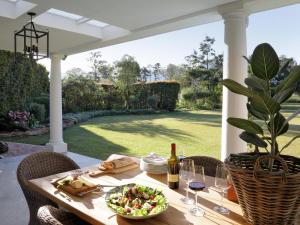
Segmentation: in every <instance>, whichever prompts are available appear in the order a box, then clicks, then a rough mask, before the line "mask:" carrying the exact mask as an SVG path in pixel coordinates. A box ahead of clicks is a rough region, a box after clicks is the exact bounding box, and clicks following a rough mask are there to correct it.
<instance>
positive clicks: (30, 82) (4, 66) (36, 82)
mask: <svg viewBox="0 0 300 225" xmlns="http://www.w3.org/2000/svg"><path fill="white" fill-rule="evenodd" d="M16 60H17V63H15V57H14V53H12V52H9V51H4V50H0V113H4V114H5V113H7V112H8V111H9V110H13V111H15V110H23V109H24V108H25V107H26V103H28V100H29V99H31V98H34V97H37V96H41V95H42V94H44V93H45V94H47V93H49V78H48V72H47V70H46V68H45V67H44V66H42V65H40V64H37V63H36V62H35V61H32V62H31V61H30V60H29V59H28V58H26V57H24V56H23V55H22V54H20V53H18V54H17V56H16Z"/></svg>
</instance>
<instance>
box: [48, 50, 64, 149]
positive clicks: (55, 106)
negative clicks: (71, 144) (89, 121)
mask: <svg viewBox="0 0 300 225" xmlns="http://www.w3.org/2000/svg"><path fill="white" fill-rule="evenodd" d="M61 59H62V56H61V55H52V56H51V73H50V140H49V143H48V144H47V146H48V147H49V149H50V150H52V151H54V152H67V144H66V143H64V141H63V120H62V87H61Z"/></svg>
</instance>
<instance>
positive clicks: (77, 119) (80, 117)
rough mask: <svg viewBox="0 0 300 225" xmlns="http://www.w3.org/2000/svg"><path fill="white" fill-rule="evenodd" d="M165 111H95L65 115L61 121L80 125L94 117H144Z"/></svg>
mask: <svg viewBox="0 0 300 225" xmlns="http://www.w3.org/2000/svg"><path fill="white" fill-rule="evenodd" d="M164 112H166V111H163V110H162V111H157V110H153V109H134V110H97V111H87V112H79V113H66V114H64V115H63V120H65V121H73V122H74V123H81V122H84V121H87V120H89V119H91V118H94V117H100V116H115V115H145V114H156V113H157V114H159V113H164Z"/></svg>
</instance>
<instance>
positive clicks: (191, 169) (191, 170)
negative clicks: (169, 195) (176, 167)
mask: <svg viewBox="0 0 300 225" xmlns="http://www.w3.org/2000/svg"><path fill="white" fill-rule="evenodd" d="M194 175H195V166H194V160H192V159H183V160H182V161H181V167H180V171H179V177H180V179H181V180H183V181H184V182H185V183H186V196H185V197H184V198H182V199H180V200H181V201H182V202H183V203H184V204H187V205H191V204H193V203H194V200H193V199H191V198H189V190H188V187H189V186H188V184H189V182H190V180H191V179H192V178H193V177H194Z"/></svg>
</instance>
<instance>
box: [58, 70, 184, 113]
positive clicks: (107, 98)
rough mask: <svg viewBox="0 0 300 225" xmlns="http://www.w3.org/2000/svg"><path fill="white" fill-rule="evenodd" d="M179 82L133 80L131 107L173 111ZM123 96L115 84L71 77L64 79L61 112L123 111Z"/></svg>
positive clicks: (130, 98)
mask: <svg viewBox="0 0 300 225" xmlns="http://www.w3.org/2000/svg"><path fill="white" fill-rule="evenodd" d="M179 90H180V85H179V83H177V82H176V81H157V82H151V83H136V84H133V85H132V88H130V97H129V102H128V103H129V107H130V109H149V108H151V109H157V110H168V111H174V110H175V108H176V103H177V100H178V94H179ZM124 108H125V98H124V96H123V95H122V94H121V92H120V91H119V90H118V88H117V87H116V86H109V87H105V88H103V87H102V86H101V84H99V83H97V82H95V81H94V80H92V79H90V78H88V77H83V76H79V77H75V78H74V77H73V78H72V77H71V78H67V79H65V80H64V82H63V109H64V110H63V111H64V112H65V113H70V112H72V113H74V112H84V111H90V110H100V109H101V110H104V109H105V110H111V109H118V110H122V109H124Z"/></svg>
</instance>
